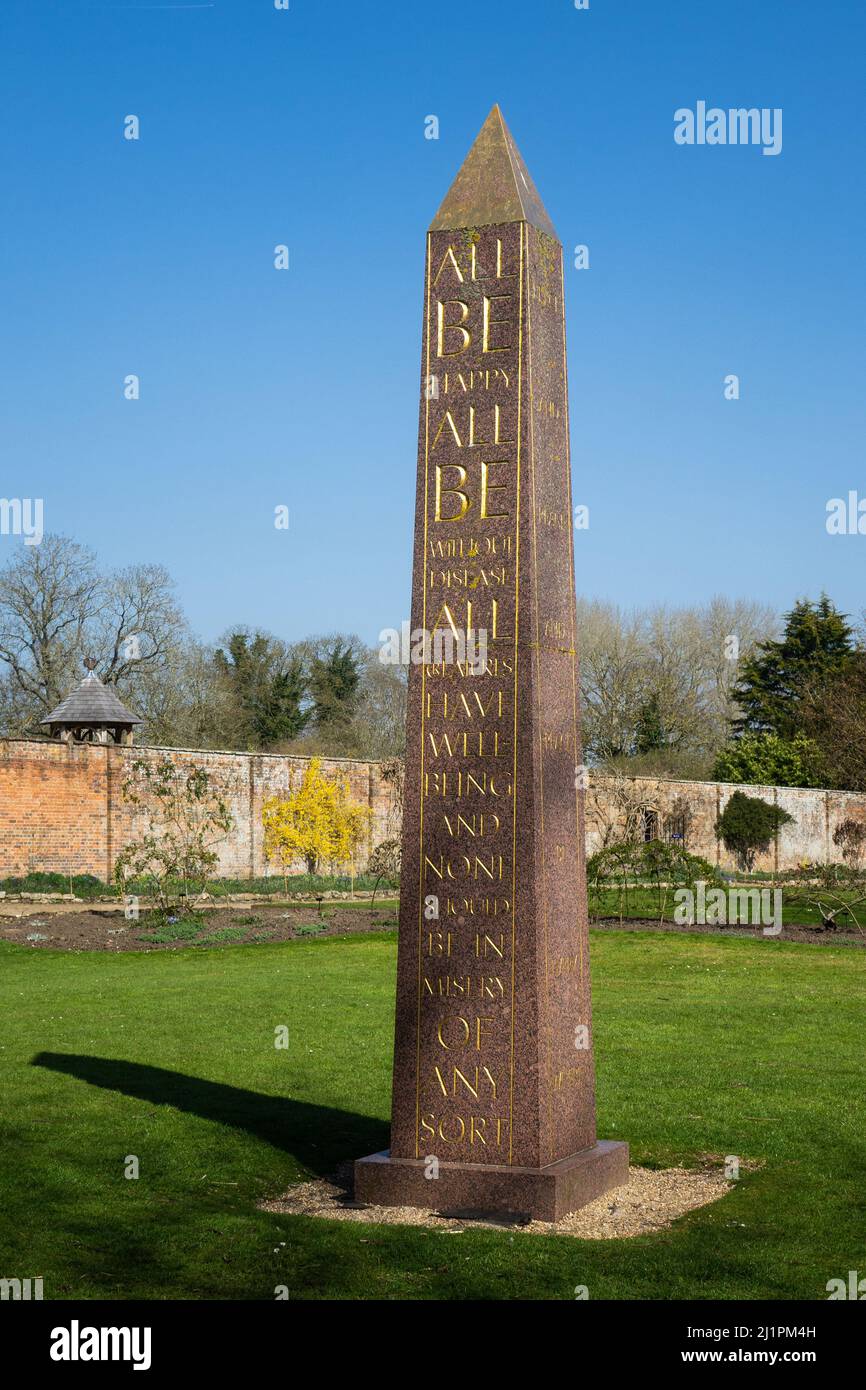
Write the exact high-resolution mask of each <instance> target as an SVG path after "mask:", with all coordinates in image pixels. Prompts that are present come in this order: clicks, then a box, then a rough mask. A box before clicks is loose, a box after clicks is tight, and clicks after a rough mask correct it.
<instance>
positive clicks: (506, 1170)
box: [355, 1139, 628, 1221]
mask: <svg viewBox="0 0 866 1390" xmlns="http://www.w3.org/2000/svg"><path fill="white" fill-rule="evenodd" d="M428 1171H429V1163H428V1161H427V1160H426V1159H423V1158H392V1157H391V1154H390V1152H389V1151H388V1150H387V1149H386V1150H384V1152H382V1153H378V1154H370V1155H369V1156H368V1157H367V1158H359V1159H357V1160H356V1163H355V1200H356V1201H357V1202H368V1203H369V1204H370V1205H371V1206H382V1207H422V1208H425V1209H428V1210H435V1211H441V1212H449V1211H473V1212H479V1213H481V1212H489V1213H490V1214H491V1215H495V1214H496V1213H506V1212H509V1213H514V1214H517V1213H523V1214H526V1215H527V1216H530V1217H531V1218H532V1219H533V1220H534V1221H558V1220H559V1219H560V1217H563V1216H567V1215H568V1213H569V1212H570V1211H577V1210H578V1208H579V1207H585V1206H586V1205H587V1203H588V1202H593V1201H595V1199H596V1197H601V1196H603V1195H604V1193H605V1192H609V1191H610V1190H611V1189H612V1188H614V1187H622V1186H623V1184H624V1183H626V1182H628V1144H622V1143H618V1142H614V1141H611V1140H605V1139H601V1140H599V1142H598V1143H597V1144H595V1145H593V1147H592V1148H591V1149H583V1150H582V1152H581V1153H576V1154H572V1155H571V1156H570V1157H569V1158H561V1159H560V1160H559V1161H558V1162H557V1163H551V1164H550V1165H549V1167H547V1168H513V1167H506V1166H504V1165H498V1164H497V1165H493V1164H489V1165H487V1164H478V1163H442V1162H440V1164H439V1176H438V1177H436V1178H433V1177H427V1176H425V1174H426V1173H427V1172H428Z"/></svg>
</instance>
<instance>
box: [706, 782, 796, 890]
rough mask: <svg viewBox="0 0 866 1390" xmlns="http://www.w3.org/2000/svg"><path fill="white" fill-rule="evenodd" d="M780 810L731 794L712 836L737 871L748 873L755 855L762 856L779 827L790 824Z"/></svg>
mask: <svg viewBox="0 0 866 1390" xmlns="http://www.w3.org/2000/svg"><path fill="white" fill-rule="evenodd" d="M793 819H794V818H793V816H789V815H788V812H787V811H784V810H783V809H782V807H781V806H771V805H770V803H769V801H763V800H762V799H761V797H759V796H746V793H745V792H734V794H733V796H732V797H731V799H730V801H729V802H728V804H727V806H726V807H725V809H724V811H723V812H722V814H721V815H720V816H719V818H718V820H717V821H716V835H717V836H718V838H719V839H720V840H721V841H722V843H723V844H724V846H725V849H726V850H728V852H729V853H730V854H735V855H736V856H737V862H738V863H739V865H740V868H741V869H745V870H746V871H747V872H748V873H751V871H752V869H753V868H754V864H755V855H756V854H758V853H759V852H760V853H761V854H763V853H765V852H766V851H767V850H768V849H769V848H770V844H771V842H772V840H773V838H774V837H775V836H776V835H777V834H778V833H779V830H780V828H781V827H782V826H783V825H788V824H789V823H790V822H792V821H793Z"/></svg>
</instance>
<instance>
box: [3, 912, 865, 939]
mask: <svg viewBox="0 0 866 1390" xmlns="http://www.w3.org/2000/svg"><path fill="white" fill-rule="evenodd" d="M184 920H185V919H184ZM199 921H200V928H199V930H198V931H197V932H196V933H195V934H191V933H190V932H189V931H188V930H187V929H185V927H184V921H183V920H182V921H181V923H179V924H169V925H168V926H167V927H165V926H164V925H162V924H159V923H157V922H154V921H153V919H151V918H150V916H149V914H148V913H147V912H146V911H142V914H141V916H140V918H139V920H138V921H128V920H127V919H126V918H125V917H124V915H123V910H122V909H121V908H111V907H99V908H86V907H81V908H77V909H68V908H65V907H63V906H62V905H59V904H52V905H51V906H48V905H46V906H44V907H36V906H34V905H33V904H31V903H25V902H14V903H8V902H7V903H3V904H0V941H11V942H14V943H15V944H17V945H20V946H29V947H33V948H35V949H39V948H40V947H44V948H47V949H50V950H61V951H176V950H181V949H186V948H188V947H190V946H196V947H201V948H210V947H218V946H237V945H256V944H257V943H262V942H264V943H268V942H274V941H295V940H299V939H310V940H314V939H316V938H321V937H328V936H346V935H349V934H355V933H365V932H381V931H394V930H395V928H396V926H397V918H396V915H395V912H394V908H393V906H391V907H388V906H384V905H383V906H382V907H378V906H377V907H374V908H373V909H372V910H371V909H370V908H369V907H366V906H363V907H362V906H358V907H344V906H341V905H337V904H330V903H326V904H324V906H323V907H322V908H321V911H320V909H319V906H318V905H317V904H315V903H312V904H310V905H308V906H301V907H298V906H290V905H286V904H283V905H272V904H266V905H265V904H263V905H257V904H250V903H240V904H235V905H234V906H230V907H217V908H206V909H204V910H203V912H202V913H201V915H200V918H199ZM591 926H592V927H593V929H594V930H598V931H632V932H642V931H662V932H679V933H683V932H697V933H698V934H699V935H705V936H749V937H753V938H755V939H757V940H759V941H767V942H772V941H801V942H802V941H808V942H812V943H813V944H816V945H820V946H860V947H863V946H866V935H864V934H863V933H860V932H857V931H843V930H839V931H823V930H821V929H820V928H818V927H794V926H786V927H784V928H783V930H782V933H781V935H780V936H777V937H766V936H764V935H763V932H762V930H761V928H760V927H746V926H737V927H714V926H678V925H677V924H676V923H673V922H661V923H659V922H658V921H654V920H640V921H638V920H626V921H624V922H623V923H622V925H620V921H619V918H602V919H601V920H596V919H593V920H592V922H591ZM175 934H176V936H175V939H173V940H172V939H168V940H166V939H155V938H165V937H172V936H173V935H175Z"/></svg>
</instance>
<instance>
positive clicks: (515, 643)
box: [355, 106, 628, 1221]
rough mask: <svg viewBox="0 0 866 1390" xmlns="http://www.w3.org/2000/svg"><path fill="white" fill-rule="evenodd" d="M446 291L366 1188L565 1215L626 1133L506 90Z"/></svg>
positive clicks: (421, 458)
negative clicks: (380, 1147)
mask: <svg viewBox="0 0 866 1390" xmlns="http://www.w3.org/2000/svg"><path fill="white" fill-rule="evenodd" d="M424 306H425V307H424V335H423V358H422V367H421V423H420V442H419V453H418V482H417V493H416V511H415V548H414V571H413V581H412V624H411V625H412V629H413V633H412V636H413V650H415V651H416V654H420V655H421V656H422V657H426V658H427V659H425V660H422V661H420V662H416V663H414V664H412V665H410V670H409V711H408V723H407V745H406V778H405V792H404V819H403V850H402V854H403V857H402V873H401V887H400V925H399V945H398V961H397V1010H396V1026H395V1048H394V1080H393V1102H392V1122H391V1148H390V1150H388V1151H386V1152H384V1153H381V1154H373V1155H371V1156H369V1157H368V1158H363V1159H359V1160H358V1161H357V1162H356V1164H355V1194H356V1197H357V1199H358V1200H360V1201H365V1202H371V1203H380V1204H385V1205H391V1206H393V1205H400V1206H420V1207H427V1208H435V1209H437V1210H441V1211H453V1210H460V1209H464V1210H465V1209H467V1208H468V1209H473V1210H479V1211H508V1212H515V1213H517V1212H520V1213H526V1214H529V1215H531V1216H533V1217H535V1218H536V1219H540V1220H546V1221H553V1220H557V1219H558V1218H559V1217H560V1216H562V1215H564V1214H565V1213H567V1212H569V1211H572V1210H574V1209H575V1208H577V1207H579V1206H582V1205H584V1204H585V1203H586V1202H588V1201H591V1200H592V1199H594V1198H595V1197H598V1196H600V1195H601V1194H602V1193H603V1192H605V1191H607V1190H608V1189H609V1188H611V1187H615V1186H618V1185H620V1184H621V1183H623V1182H625V1181H626V1179H627V1175H628V1146H627V1145H626V1144H623V1143H609V1142H604V1141H601V1142H600V1141H598V1139H597V1137H596V1128H595V1084H594V1068H593V1052H592V1019H591V1012H590V982H589V957H588V930H587V908H586V872H585V854H584V807H583V797H584V793H583V789H582V785H581V784H582V781H583V779H582V777H581V776H580V774H579V771H578V769H579V767H580V765H581V743H580V712H579V687H578V667H577V640H576V633H575V624H576V611H575V587H574V552H573V545H572V503H571V479H570V467H569V438H568V398H567V384H566V364H565V321H564V311H563V269H562V247H561V245H560V243H559V241H558V239H557V237H556V233H555V231H554V229H553V226H552V224H551V222H550V219H549V218H548V215H547V213H546V212H545V210H544V207H543V205H542V203H541V199H540V198H539V196H538V193H537V192H536V189H535V187H534V185H533V183H532V180H531V178H530V177H529V174H528V172H527V169H526V166H525V165H524V163H523V160H522V159H521V157H520V154H519V153H518V150H517V148H516V146H515V144H514V141H513V139H512V137H511V134H510V132H509V130H508V128H507V127H506V125H505V122H504V120H503V118H502V115H501V113H500V111H499V108H498V106H495V107H494V108H493V110H492V111H491V113H490V115H489V116H488V118H487V120H486V122H485V123H484V126H483V128H482V130H481V132H480V134H479V136H478V139H477V140H476V141H475V144H474V145H473V147H472V149H471V150H470V152H469V155H468V156H467V159H466V161H465V163H464V165H463V167H462V168H461V169H460V172H459V173H458V175H457V177H456V179H455V180H454V183H453V185H452V187H451V189H450V191H449V193H448V195H447V197H446V198H445V201H444V203H443V204H442V206H441V207H440V209H439V211H438V213H437V214H436V216H435V218H434V219H433V222H432V224H431V226H430V230H429V233H428V237H427V271H426V283H425V290H424ZM425 632H426V633H427V634H429V635H430V640H431V649H430V650H428V651H425V649H424V646H423V643H419V642H417V641H416V640H415V639H416V636H417V634H419V633H421V634H423V633H425ZM449 635H450V639H451V643H452V652H453V654H452V655H451V658H450V659H449V652H448V647H447V642H446V639H448V638H449ZM467 637H468V643H467ZM473 637H474V638H475V641H476V647H475V649H474V651H473V649H472V648H471V642H472V638H473ZM437 639H438V640H439V642H440V646H439V647H438V648H437V646H436V642H437ZM461 639H463V643H464V646H463V647H462V646H461ZM481 642H486V655H485V657H484V660H483V661H481V660H479V657H478V644H479V643H481ZM464 648H465V649H464ZM481 650H482V652H483V651H484V648H483V647H482V648H481ZM467 652H469V653H470V655H472V659H471V660H470V659H467ZM461 656H463V658H464V659H461Z"/></svg>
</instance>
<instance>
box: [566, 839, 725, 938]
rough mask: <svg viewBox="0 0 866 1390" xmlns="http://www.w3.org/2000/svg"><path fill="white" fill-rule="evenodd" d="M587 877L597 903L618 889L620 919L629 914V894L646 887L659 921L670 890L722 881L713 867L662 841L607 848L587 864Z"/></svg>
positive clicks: (718, 883) (680, 848) (677, 846)
mask: <svg viewBox="0 0 866 1390" xmlns="http://www.w3.org/2000/svg"><path fill="white" fill-rule="evenodd" d="M586 876H587V883H588V886H589V890H590V893H591V895H593V896H595V898H596V901H598V900H599V897H600V894H601V893H603V892H605V891H611V890H618V892H619V912H620V920H622V918H623V916H624V914H625V913H626V912H627V911H628V906H629V898H630V895H631V894H633V893H634V891H635V890H636V889H637V888H639V887H641V886H645V885H649V886H650V887H651V888H653V889H654V890H655V894H656V910H657V913H658V918H659V921H662V920H663V918H664V915H665V908H666V907H667V902H668V897H669V894H670V893H671V891H672V890H673V889H675V888H691V889H692V890H693V891H694V888H695V884H697V883H699V882H703V883H709V884H714V885H721V883H722V882H723V880H722V877H721V875H720V873H719V871H718V869H717V868H716V867H715V865H713V864H710V863H709V862H708V861H707V860H706V859H702V858H701V857H700V856H699V855H697V854H689V853H688V851H687V850H685V849H683V848H682V846H681V845H677V844H669V843H668V842H667V841H665V840H648V841H645V842H644V841H641V842H634V841H632V842H631V843H629V844H619V845H608V847H607V848H606V849H601V850H599V851H598V852H597V853H596V854H594V855H593V856H592V858H591V859H590V860H589V861H588V863H587V866H586Z"/></svg>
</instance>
